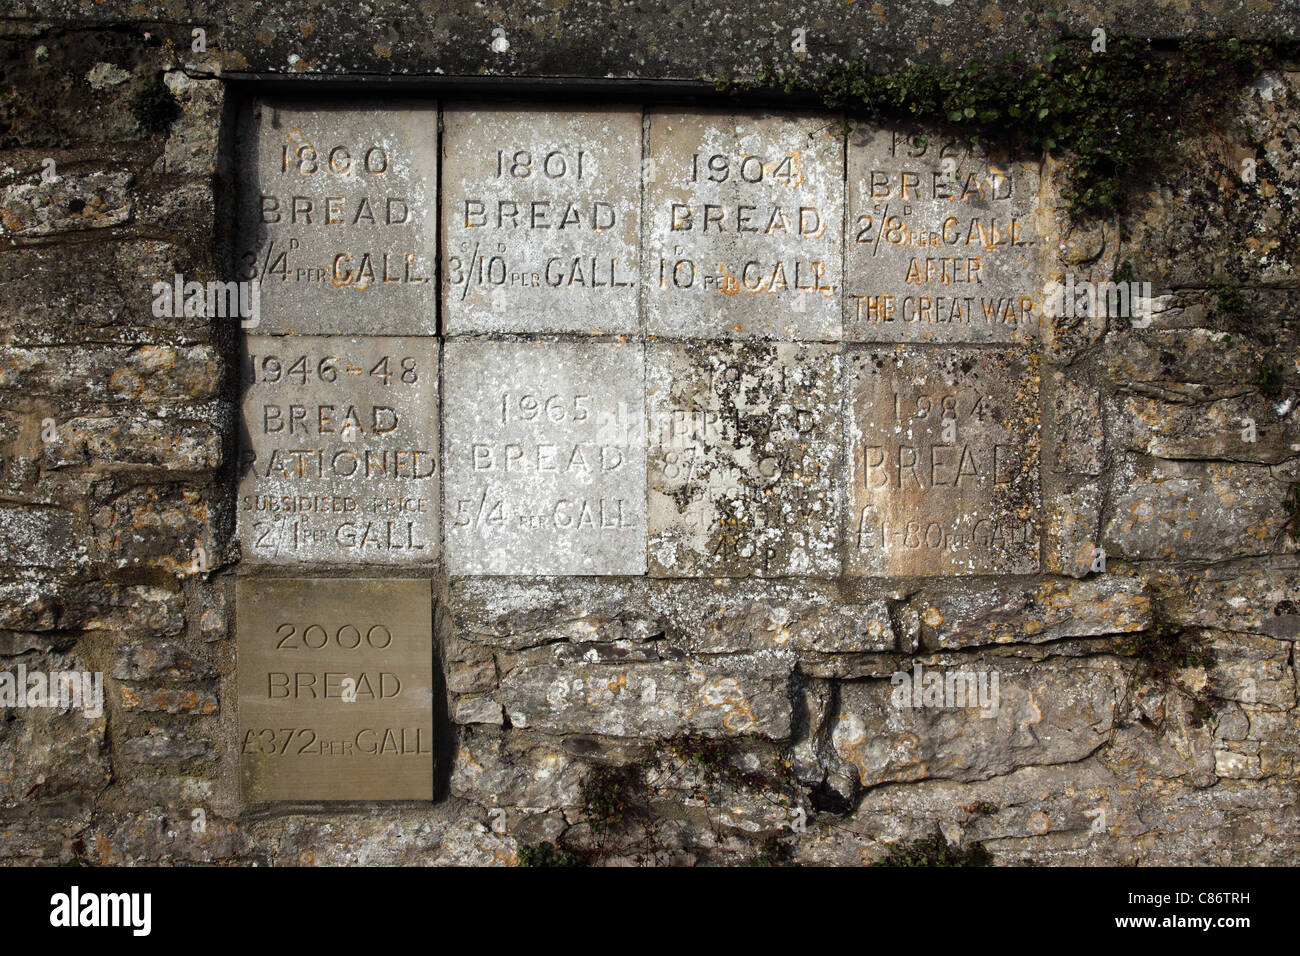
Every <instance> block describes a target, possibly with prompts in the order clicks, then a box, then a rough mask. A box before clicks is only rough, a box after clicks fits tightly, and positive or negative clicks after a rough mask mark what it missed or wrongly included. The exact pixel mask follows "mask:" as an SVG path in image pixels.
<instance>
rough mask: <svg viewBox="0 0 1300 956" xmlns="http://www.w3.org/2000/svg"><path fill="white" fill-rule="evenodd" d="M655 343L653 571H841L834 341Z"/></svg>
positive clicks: (651, 391)
mask: <svg viewBox="0 0 1300 956" xmlns="http://www.w3.org/2000/svg"><path fill="white" fill-rule="evenodd" d="M648 348H649V356H648V360H647V371H646V379H647V389H648V402H649V414H650V425H651V440H650V469H649V483H650V496H649V505H648V507H649V525H650V527H649V533H650V542H649V566H650V570H651V573H652V574H655V575H660V576H664V577H690V576H692V575H719V576H724V575H738V576H743V575H748V574H753V575H760V576H764V577H779V576H785V575H794V574H800V575H828V574H838V573H839V570H840V555H839V549H838V547H837V545H838V542H839V521H840V509H839V504H838V496H839V491H840V487H841V482H840V463H841V458H842V455H841V452H840V440H841V436H842V434H843V432H842V430H841V421H842V420H843V409H842V407H841V397H842V390H841V387H840V356H839V354H838V351H839V346H836V345H826V344H819V343H803V342H797V343H796V342H710V343H668V342H661V343H652V344H651V345H650V346H649V347H648Z"/></svg>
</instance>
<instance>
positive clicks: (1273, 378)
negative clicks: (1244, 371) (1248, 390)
mask: <svg viewBox="0 0 1300 956" xmlns="http://www.w3.org/2000/svg"><path fill="white" fill-rule="evenodd" d="M1253 384H1254V386H1255V389H1256V390H1257V391H1258V392H1259V394H1261V395H1263V396H1264V397H1265V398H1267V399H1269V400H1270V401H1277V400H1278V399H1279V398H1281V397H1282V370H1281V369H1279V368H1278V367H1277V366H1276V365H1274V364H1272V363H1269V364H1267V365H1261V366H1260V368H1259V371H1257V372H1256V373H1255V379H1254V383H1253Z"/></svg>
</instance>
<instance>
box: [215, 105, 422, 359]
mask: <svg viewBox="0 0 1300 956" xmlns="http://www.w3.org/2000/svg"><path fill="white" fill-rule="evenodd" d="M436 127H437V110H436V104H433V103H429V102H419V103H404V104H403V105H401V106H395V105H393V104H392V103H378V102H376V103H368V104H363V103H356V104H354V105H351V106H348V107H336V106H325V107H320V106H306V105H303V104H301V103H294V102H292V101H288V100H264V101H258V102H256V103H254V104H252V105H251V107H250V108H249V109H248V111H247V112H246V113H245V114H244V115H243V116H241V117H240V123H239V144H238V153H239V166H240V188H241V192H242V195H241V198H240V205H239V223H240V237H239V253H238V255H239V259H238V272H239V274H238V278H239V279H241V280H248V279H259V280H260V281H261V316H262V319H261V325H260V326H259V329H260V330H261V331H263V332H297V333H300V334H302V333H307V334H311V333H330V332H335V333H345V334H346V333H353V334H355V333H358V332H365V333H369V334H375V335H432V334H434V333H435V332H436V331H437V328H436V308H437V306H436V295H437V288H436V285H435V272H434V270H435V266H436V252H435V243H436V236H437V232H436V230H437V196H436V191H437V183H438V156H437V152H438V151H437V141H438V140H437V128H436Z"/></svg>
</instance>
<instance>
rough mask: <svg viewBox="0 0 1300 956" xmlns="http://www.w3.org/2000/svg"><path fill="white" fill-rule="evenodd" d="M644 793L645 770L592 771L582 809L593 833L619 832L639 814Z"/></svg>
mask: <svg viewBox="0 0 1300 956" xmlns="http://www.w3.org/2000/svg"><path fill="white" fill-rule="evenodd" d="M644 790H645V783H644V779H643V773H642V768H641V767H640V766H638V765H635V764H633V765H629V766H625V767H592V768H591V770H590V771H589V772H588V774H587V776H586V779H585V780H584V781H583V792H582V805H583V808H584V810H585V811H586V818H587V822H588V823H589V824H590V825H591V829H592V830H593V831H594V832H595V833H597V834H600V835H604V834H606V833H608V832H609V831H611V830H613V829H616V828H617V827H618V826H619V825H620V824H622V823H623V822H624V821H625V820H627V819H628V817H629V816H630V815H632V814H634V813H637V812H639V808H638V806H637V805H638V802H639V798H640V797H641V796H642V794H643V793H644Z"/></svg>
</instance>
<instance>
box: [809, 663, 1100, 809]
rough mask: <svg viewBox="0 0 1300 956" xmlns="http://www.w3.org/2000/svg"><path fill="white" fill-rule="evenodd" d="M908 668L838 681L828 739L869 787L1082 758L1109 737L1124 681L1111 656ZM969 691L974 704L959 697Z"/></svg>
mask: <svg viewBox="0 0 1300 956" xmlns="http://www.w3.org/2000/svg"><path fill="white" fill-rule="evenodd" d="M903 673H904V674H905V675H906V677H907V682H906V683H904V682H902V681H900V680H890V681H867V682H863V683H850V684H845V685H844V686H843V687H842V688H841V690H840V695H841V696H840V707H839V713H838V715H837V716H836V718H835V720H834V723H833V726H832V728H831V736H830V739H831V743H832V745H833V747H834V750H835V753H836V754H837V755H838V757H839V759H840V760H841V761H843V762H844V763H845V764H847V765H849V766H851V767H853V768H856V770H857V773H858V777H859V780H860V782H861V784H862V786H864V787H872V786H876V785H877V784H881V783H885V782H888V781H914V780H923V779H925V778H927V777H946V778H949V779H956V780H979V779H984V778H988V777H995V776H1000V775H1002V774H1006V773H1010V772H1011V771H1013V770H1015V769H1017V768H1019V767H1025V766H1030V765H1035V764H1040V765H1041V764H1059V763H1068V762H1072V761H1077V760H1081V759H1083V758H1084V757H1086V756H1087V755H1088V754H1090V753H1092V752H1093V751H1094V750H1096V749H1097V748H1098V747H1100V746H1101V745H1102V744H1103V743H1105V742H1106V740H1107V737H1108V734H1109V730H1110V727H1111V723H1112V721H1113V719H1114V708H1115V704H1116V701H1117V699H1118V696H1119V694H1120V693H1121V691H1122V690H1123V687H1124V685H1125V678H1124V674H1123V673H1122V671H1121V669H1120V666H1119V664H1118V663H1117V662H1115V661H1114V660H1110V659H1098V660H1094V661H1084V662H1074V661H1071V662H1065V663H1048V662H1043V663H1039V664H1038V665H1037V666H1033V667H1030V666H1026V665H1025V664H1023V663H1015V664H1013V663H1011V662H1009V661H1006V660H997V661H983V662H981V663H979V664H978V665H976V664H969V665H966V664H963V665H961V666H957V665H954V664H951V663H949V664H948V665H947V666H938V665H933V666H927V665H926V664H924V663H922V664H921V666H920V669H919V670H917V669H916V668H913V669H911V670H908V671H906V672H903ZM957 673H963V674H965V675H968V676H969V677H974V678H975V682H974V683H972V682H971V681H970V680H969V679H967V681H966V684H965V685H964V687H963V686H962V685H958V684H957V683H956V682H955V681H953V680H949V677H950V676H955V675H956V674H957ZM980 675H983V676H984V678H985V682H984V683H983V684H980V683H978V680H979V678H980ZM918 678H919V680H920V686H919V687H913V686H912V684H913V682H915V681H916V680H917V679H918ZM995 678H996V683H994V680H995ZM936 682H937V683H936ZM950 685H951V690H952V692H953V693H952V694H951V695H949V690H950ZM936 688H937V690H936ZM964 688H971V690H964ZM986 691H987V693H986ZM905 692H906V693H905ZM963 692H965V693H966V694H967V696H966V697H965V698H964V699H965V700H966V703H963V702H962V701H963V698H959V697H958V696H957V694H959V693H963ZM931 693H934V694H935V695H936V696H934V697H933V700H932V699H931V697H930V696H929V695H930V694H931ZM891 696H893V697H895V698H897V700H891ZM950 697H951V699H950ZM975 698H978V700H979V703H975V702H974V700H975ZM986 698H987V699H988V701H989V706H987V707H983V706H981V704H982V703H983V702H984V700H985V699H986Z"/></svg>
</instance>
